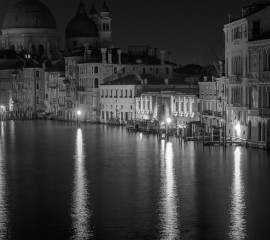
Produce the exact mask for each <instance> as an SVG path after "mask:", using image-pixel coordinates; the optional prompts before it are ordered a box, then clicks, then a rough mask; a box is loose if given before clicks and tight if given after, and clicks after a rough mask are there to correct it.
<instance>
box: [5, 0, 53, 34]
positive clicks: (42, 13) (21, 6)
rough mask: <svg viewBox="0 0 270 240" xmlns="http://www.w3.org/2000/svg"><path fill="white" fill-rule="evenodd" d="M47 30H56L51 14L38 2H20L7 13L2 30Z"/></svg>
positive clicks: (27, 0)
mask: <svg viewBox="0 0 270 240" xmlns="http://www.w3.org/2000/svg"><path fill="white" fill-rule="evenodd" d="M9 28H49V29H56V22H55V18H54V16H53V14H52V12H51V11H50V10H49V9H48V8H47V7H46V6H45V5H44V4H43V3H41V2H40V1H39V0H20V1H19V2H17V3H16V4H15V5H13V7H11V9H10V10H9V11H8V12H7V14H6V16H5V18H4V21H3V29H9Z"/></svg>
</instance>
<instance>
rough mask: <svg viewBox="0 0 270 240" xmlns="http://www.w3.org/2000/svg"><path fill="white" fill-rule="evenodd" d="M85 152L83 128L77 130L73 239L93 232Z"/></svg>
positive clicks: (86, 237) (81, 237)
mask: <svg viewBox="0 0 270 240" xmlns="http://www.w3.org/2000/svg"><path fill="white" fill-rule="evenodd" d="M84 161H85V152H84V143H83V136H82V131H81V129H78V131H77V139H76V155H75V174H74V190H73V202H72V214H71V216H72V222H73V231H74V234H73V237H72V239H90V238H92V237H93V232H92V231H91V229H90V209H89V204H88V202H89V195H88V192H87V178H86V173H85V167H84Z"/></svg>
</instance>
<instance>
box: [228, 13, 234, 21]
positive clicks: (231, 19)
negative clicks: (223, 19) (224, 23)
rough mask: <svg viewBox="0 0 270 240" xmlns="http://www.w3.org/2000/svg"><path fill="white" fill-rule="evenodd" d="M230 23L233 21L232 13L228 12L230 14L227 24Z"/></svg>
mask: <svg viewBox="0 0 270 240" xmlns="http://www.w3.org/2000/svg"><path fill="white" fill-rule="evenodd" d="M232 21H233V13H232V12H230V13H229V23H230V22H232Z"/></svg>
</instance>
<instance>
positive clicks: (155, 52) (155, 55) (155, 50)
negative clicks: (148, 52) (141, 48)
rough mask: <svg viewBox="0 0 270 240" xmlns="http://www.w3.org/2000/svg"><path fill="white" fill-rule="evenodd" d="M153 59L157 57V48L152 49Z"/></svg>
mask: <svg viewBox="0 0 270 240" xmlns="http://www.w3.org/2000/svg"><path fill="white" fill-rule="evenodd" d="M154 57H157V48H154Z"/></svg>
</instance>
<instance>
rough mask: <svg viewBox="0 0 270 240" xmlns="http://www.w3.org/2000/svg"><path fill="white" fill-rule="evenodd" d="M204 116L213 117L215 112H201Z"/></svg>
mask: <svg viewBox="0 0 270 240" xmlns="http://www.w3.org/2000/svg"><path fill="white" fill-rule="evenodd" d="M201 114H202V115H206V116H212V115H213V111H212V110H204V111H202V112H201Z"/></svg>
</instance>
